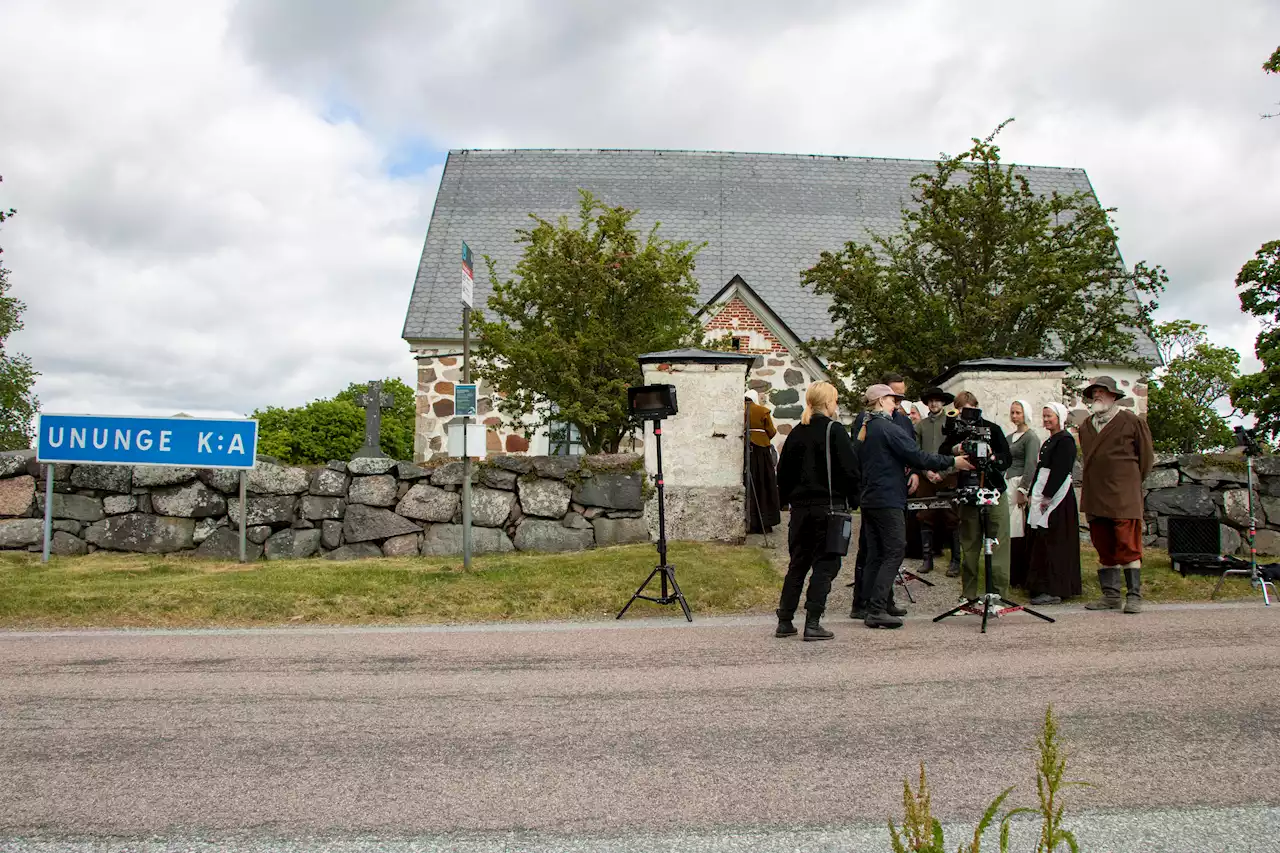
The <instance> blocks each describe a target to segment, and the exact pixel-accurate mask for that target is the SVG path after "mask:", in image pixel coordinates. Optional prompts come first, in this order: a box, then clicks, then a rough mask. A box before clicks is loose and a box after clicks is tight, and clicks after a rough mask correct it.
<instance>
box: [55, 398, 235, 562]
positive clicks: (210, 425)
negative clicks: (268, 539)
mask: <svg viewBox="0 0 1280 853" xmlns="http://www.w3.org/2000/svg"><path fill="white" fill-rule="evenodd" d="M257 452H258V422H257V421H256V420H252V419H240V418H187V417H181V418H154V417H115V416H112V415H55V414H43V413H42V414H41V415H40V420H39V425H38V426H37V427H36V461H37V462H38V463H40V464H42V465H45V466H46V469H45V470H46V473H45V487H44V488H45V492H44V550H43V552H42V554H41V558H42V559H43V560H44V561H45V562H48V561H49V546H50V541H51V540H52V538H53V533H52V528H53V474H54V463H56V462H65V463H70V464H72V465H131V466H151V467H161V468H164V467H181V468H227V469H236V470H239V471H241V476H240V561H241V562H244V561H245V557H246V546H245V513H246V506H247V503H248V502H247V501H246V500H245V498H246V472H248V471H249V470H251V469H252V468H253V467H254V465H255V464H256V460H257Z"/></svg>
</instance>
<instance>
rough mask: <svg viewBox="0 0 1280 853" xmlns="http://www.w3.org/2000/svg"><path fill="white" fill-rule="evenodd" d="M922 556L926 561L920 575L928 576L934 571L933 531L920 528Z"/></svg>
mask: <svg viewBox="0 0 1280 853" xmlns="http://www.w3.org/2000/svg"><path fill="white" fill-rule="evenodd" d="M920 556H921V557H922V558H923V559H924V562H923V563H921V564H920V574H922V575H927V574H929V572H931V571H933V531H932V530H930V529H929V528H927V527H921V528H920Z"/></svg>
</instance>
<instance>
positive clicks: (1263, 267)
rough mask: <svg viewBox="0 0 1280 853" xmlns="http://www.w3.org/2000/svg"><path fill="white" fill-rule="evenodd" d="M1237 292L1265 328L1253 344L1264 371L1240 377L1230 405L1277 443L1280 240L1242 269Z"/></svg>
mask: <svg viewBox="0 0 1280 853" xmlns="http://www.w3.org/2000/svg"><path fill="white" fill-rule="evenodd" d="M1236 291H1237V294H1238V295H1239V297H1240V307H1241V308H1243V309H1244V311H1245V313H1246V314H1251V315H1253V316H1254V317H1257V318H1258V322H1259V323H1261V325H1262V331H1261V332H1259V333H1258V337H1257V338H1256V339H1255V341H1254V344H1253V351H1254V354H1255V355H1257V356H1258V360H1259V361H1261V362H1262V370H1260V371H1259V372H1257V373H1251V374H1249V375H1247V376H1242V377H1240V379H1239V380H1238V381H1237V382H1236V383H1235V385H1234V387H1232V389H1231V402H1232V403H1233V404H1234V405H1235V406H1236V407H1237V408H1238V409H1240V410H1241V411H1242V412H1244V413H1245V414H1249V415H1253V416H1254V417H1255V418H1256V419H1257V425H1258V429H1259V430H1261V431H1262V432H1263V433H1265V434H1267V435H1268V436H1270V437H1271V438H1272V439H1273V440H1274V439H1276V438H1280V240H1272V241H1270V242H1269V243H1264V244H1263V245H1262V248H1260V249H1258V251H1257V252H1256V253H1255V254H1254V256H1253V258H1251V259H1250V260H1249V261H1247V262H1246V263H1245V265H1244V266H1243V267H1241V268H1240V274H1239V275H1237V276H1236Z"/></svg>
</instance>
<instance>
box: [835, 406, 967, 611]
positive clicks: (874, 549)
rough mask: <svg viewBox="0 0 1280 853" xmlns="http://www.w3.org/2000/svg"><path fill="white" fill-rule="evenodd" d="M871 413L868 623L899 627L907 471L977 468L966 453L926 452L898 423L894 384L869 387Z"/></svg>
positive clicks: (866, 478) (866, 497)
mask: <svg viewBox="0 0 1280 853" xmlns="http://www.w3.org/2000/svg"><path fill="white" fill-rule="evenodd" d="M866 399H867V404H868V405H869V406H870V407H871V411H870V415H869V417H868V418H867V419H866V421H865V423H864V424H863V426H862V428H861V429H860V430H859V432H858V444H859V448H860V449H859V458H860V460H861V463H862V491H861V498H860V500H859V504H860V505H861V507H862V528H863V530H865V531H866V532H867V566H866V569H865V571H864V577H863V581H862V585H863V588H864V590H865V592H866V597H867V605H866V606H867V615H866V616H865V617H864V618H863V622H864V624H865V625H866V626H867V627H868V628H899V627H901V626H902V620H901V619H900V618H898V616H895V615H894V614H893V613H891V612H890V611H889V606H890V604H891V603H892V601H893V598H892V595H893V581H894V578H895V577H897V574H898V569H899V567H900V566H901V565H902V557H903V553H904V551H905V550H906V544H907V543H906V514H905V510H906V508H907V489H908V486H907V480H906V477H904V476H903V471H904V470H905V469H907V468H913V469H916V470H919V471H939V472H949V471H952V470H957V469H958V470H962V471H971V470H973V466H972V465H971V464H970V463H969V461H968V460H967V459H965V458H964V457H962V456H961V457H947V456H943V455H940V454H937V453H924V452H923V451H921V450H920V448H919V447H917V446H916V444H915V442H914V441H912V439H911V438H910V437H909V436H908V435H907V433H906V432H905V431H904V430H902V429H901V428H900V427H899V426H898V425H897V424H895V423H893V422H892V421H891V418H892V415H893V411H894V409H895V408H896V407H897V405H898V402H899V401H900V400H901V399H902V398H901V396H900V395H898V394H896V393H894V391H893V389H892V388H890V387H889V386H888V385H872V386H871V387H870V388H868V389H867V393H866Z"/></svg>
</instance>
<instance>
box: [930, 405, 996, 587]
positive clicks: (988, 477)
mask: <svg viewBox="0 0 1280 853" xmlns="http://www.w3.org/2000/svg"><path fill="white" fill-rule="evenodd" d="M955 403H956V405H957V406H959V407H960V408H961V409H962V410H963V409H977V408H978V398H977V397H975V396H974V395H973V394H972V393H971V392H969V391H961V392H960V393H959V394H957V395H956V400H955ZM979 411H981V410H979ZM977 423H978V424H980V425H982V426H985V427H986V428H987V430H988V431H989V432H990V434H991V440H990V441H989V442H988V444H990V446H991V456H990V463H989V465H988V466H987V470H986V471H984V472H982V474H981V475H980V476H981V485H982V487H983V488H987V489H995V490H996V491H998V492H999V493H1000V503H999V505H997V506H992V507H977V506H971V505H961V507H960V510H959V516H960V547H961V548H962V549H963V550H964V560H963V571H962V572H961V586H962V589H963V595H964V597H965V599H967V600H969V601H974V600H976V599H977V598H978V595H979V589H980V584H979V580H980V579H981V572H982V569H983V561H984V559H985V558H984V555H983V548H982V545H983V543H982V521H981V518H982V516H981V510H982V509H986V510H987V537H988V538H991V539H994V540H995V543H994V546H993V548H992V554H991V587H992V591H994V592H995V593H996V594H997V595H999V596H1000V597H1001V598H1008V597H1009V498H1008V496H1007V495H1006V494H1005V492H1006V491H1007V489H1008V486H1006V485H1005V482H1004V472H1005V471H1007V470H1009V465H1010V464H1011V463H1012V462H1013V458H1012V457H1011V455H1010V453H1009V440H1008V439H1006V438H1005V436H1004V430H1002V429H1000V427H999V426H998V425H996V424H994V423H992V422H991V421H989V420H986V419H983V418H980V419H979V420H978V421H977ZM942 452H943V453H946V454H954V455H956V456H963V455H964V454H965V451H964V446H963V443H962V439H961V437H960V436H958V435H954V434H952V435H948V436H947V437H946V438H945V439H944V440H943V442H942ZM981 588H982V589H984V590H985V587H984V586H983V587H981Z"/></svg>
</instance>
